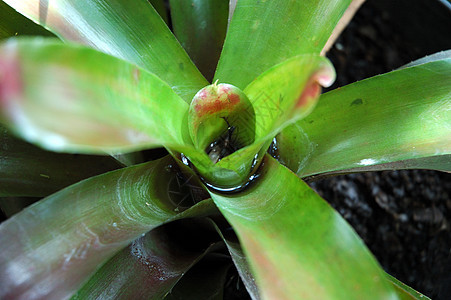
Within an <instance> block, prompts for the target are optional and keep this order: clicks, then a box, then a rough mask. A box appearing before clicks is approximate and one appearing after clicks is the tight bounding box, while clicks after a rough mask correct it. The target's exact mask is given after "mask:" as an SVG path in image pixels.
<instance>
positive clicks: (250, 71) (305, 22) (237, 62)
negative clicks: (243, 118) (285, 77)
mask: <svg viewBox="0 0 451 300" xmlns="http://www.w3.org/2000/svg"><path fill="white" fill-rule="evenodd" d="M350 2H351V0H335V1H329V0H306V1H287V0H271V1H267V0H264V1H255V0H240V1H238V2H237V5H236V8H235V12H234V14H233V17H232V20H231V23H230V24H229V28H228V31H227V36H226V40H225V43H224V49H223V51H222V53H221V58H220V60H219V64H218V68H217V70H216V74H215V80H216V79H219V81H220V82H225V83H229V84H233V85H235V86H237V87H239V88H241V89H244V88H245V87H246V86H247V85H248V84H249V83H250V82H251V81H253V80H254V79H255V78H256V77H257V76H258V75H260V74H261V73H263V72H264V71H266V70H267V69H269V68H271V67H272V66H274V65H276V64H279V63H281V62H283V61H285V60H287V59H289V58H291V57H293V56H297V55H299V54H306V53H311V54H319V53H320V52H321V50H322V48H323V46H324V45H325V43H326V41H327V40H328V38H329V35H330V34H331V32H332V30H333V29H334V27H335V25H336V24H337V23H338V21H339V20H340V18H341V16H342V14H343V13H344V11H345V10H346V8H347V7H348V5H349V4H350Z"/></svg>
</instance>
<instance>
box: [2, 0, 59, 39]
mask: <svg viewBox="0 0 451 300" xmlns="http://www.w3.org/2000/svg"><path fill="white" fill-rule="evenodd" d="M17 35H42V36H53V34H52V33H51V32H49V31H47V30H46V29H45V28H44V27H42V26H39V25H37V24H36V23H33V22H32V21H30V20H29V19H27V18H25V17H24V16H22V15H20V14H19V13H17V12H16V11H15V10H14V9H12V8H11V7H9V6H8V5H7V4H6V3H4V2H2V1H0V39H4V38H8V37H12V36H17Z"/></svg>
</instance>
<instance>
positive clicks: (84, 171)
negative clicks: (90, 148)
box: [0, 126, 121, 197]
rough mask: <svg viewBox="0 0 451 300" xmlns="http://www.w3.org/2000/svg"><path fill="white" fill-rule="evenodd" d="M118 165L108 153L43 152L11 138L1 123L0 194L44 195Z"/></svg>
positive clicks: (0, 195)
mask: <svg viewBox="0 0 451 300" xmlns="http://www.w3.org/2000/svg"><path fill="white" fill-rule="evenodd" d="M120 167H121V165H120V164H119V163H118V162H117V161H116V160H114V159H113V158H112V157H108V156H94V155H90V156H87V155H72V154H60V153H54V152H49V151H44V150H42V149H40V148H38V147H36V146H34V145H31V144H28V143H26V142H24V141H22V140H19V139H17V138H15V137H13V136H12V135H11V134H10V133H9V132H8V131H7V130H6V129H5V128H3V127H1V126H0V197H10V196H16V197H17V196H29V197H44V196H47V195H49V194H51V193H54V192H56V191H58V190H60V189H62V188H64V187H66V186H68V185H70V184H73V183H76V182H78V181H80V180H82V179H85V178H88V177H91V176H94V175H98V174H101V173H104V172H108V171H111V170H115V169H118V168H120Z"/></svg>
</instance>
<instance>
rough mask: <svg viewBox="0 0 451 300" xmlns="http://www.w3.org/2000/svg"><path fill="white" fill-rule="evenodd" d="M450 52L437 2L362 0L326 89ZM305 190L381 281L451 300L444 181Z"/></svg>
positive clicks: (359, 179) (436, 176) (380, 179)
mask: <svg viewBox="0 0 451 300" xmlns="http://www.w3.org/2000/svg"><path fill="white" fill-rule="evenodd" d="M424 15H426V16H424ZM419 20H421V22H420V21H419ZM450 48H451V11H450V10H447V8H446V7H445V5H443V4H442V3H440V2H439V1H433V0H416V1H412V0H408V1H407V0H397V1H388V0H383V1H381V0H367V2H366V3H365V4H364V5H363V7H362V8H361V10H360V11H359V12H358V13H357V15H356V16H355V18H354V19H353V21H352V22H351V23H350V25H349V26H348V28H347V29H346V30H345V31H344V32H343V34H342V36H341V37H340V38H339V39H338V41H337V43H336V44H335V46H334V47H333V48H332V50H331V51H330V53H329V55H328V56H329V58H330V59H331V60H332V62H333V64H334V66H335V68H336V70H337V82H336V83H335V85H334V86H333V87H332V88H335V87H338V86H343V85H345V84H348V83H351V82H354V81H357V80H361V79H364V78H367V77H370V76H373V75H377V74H381V73H385V72H388V71H391V70H393V69H396V68H398V67H400V66H402V65H404V64H406V63H409V62H410V61H412V60H415V59H417V58H421V57H423V56H425V55H427V54H432V53H435V52H437V51H440V50H445V49H450ZM311 186H312V187H313V188H315V189H316V190H317V191H318V192H319V194H320V195H321V196H323V197H324V198H325V199H327V200H328V201H329V202H330V203H331V204H332V206H334V207H335V208H336V209H337V210H338V211H339V212H340V213H341V214H342V215H343V216H344V217H345V218H346V220H347V221H348V222H349V223H350V224H351V225H352V226H353V227H354V228H355V230H356V231H357V232H358V234H359V235H360V236H361V237H362V238H363V240H364V241H365V243H366V244H367V245H368V247H369V248H370V250H371V251H372V252H373V253H374V255H375V256H376V257H377V259H378V260H379V262H380V263H381V265H382V266H383V268H384V269H385V270H386V271H387V272H388V273H390V274H392V275H393V276H395V277H397V278H398V279H400V280H401V281H403V282H405V283H406V284H408V285H410V286H412V287H413V288H415V289H417V290H418V291H420V292H422V293H424V294H425V295H427V296H429V297H432V298H433V299H451V255H450V253H451V228H450V225H451V224H450V220H451V197H450V196H451V174H448V173H441V172H435V171H428V170H410V171H404V170H403V171H390V172H389V171H385V172H373V173H364V174H352V175H346V176H338V177H333V178H328V179H323V180H320V181H317V182H312V183H311Z"/></svg>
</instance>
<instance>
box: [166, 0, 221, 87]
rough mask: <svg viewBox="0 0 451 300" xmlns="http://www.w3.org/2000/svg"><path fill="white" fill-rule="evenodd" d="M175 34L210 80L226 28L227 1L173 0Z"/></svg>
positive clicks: (172, 15) (171, 2)
mask: <svg viewBox="0 0 451 300" xmlns="http://www.w3.org/2000/svg"><path fill="white" fill-rule="evenodd" d="M169 3H170V7H171V18H172V26H173V29H174V34H175V36H176V37H177V39H178V40H179V42H180V43H181V44H182V46H183V48H184V49H185V50H186V52H188V54H189V56H190V57H191V59H192V60H193V62H194V63H195V64H196V66H197V67H198V68H199V70H200V71H201V72H202V74H204V76H205V77H206V78H207V79H209V80H211V79H213V75H214V73H215V69H216V65H217V63H218V60H219V55H220V54H221V50H222V45H223V43H224V39H225V35H226V31H227V19H228V14H229V1H228V0H192V1H186V0H170V1H169Z"/></svg>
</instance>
